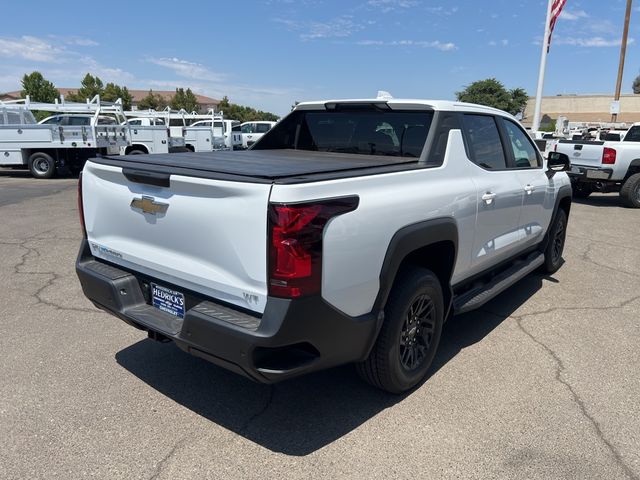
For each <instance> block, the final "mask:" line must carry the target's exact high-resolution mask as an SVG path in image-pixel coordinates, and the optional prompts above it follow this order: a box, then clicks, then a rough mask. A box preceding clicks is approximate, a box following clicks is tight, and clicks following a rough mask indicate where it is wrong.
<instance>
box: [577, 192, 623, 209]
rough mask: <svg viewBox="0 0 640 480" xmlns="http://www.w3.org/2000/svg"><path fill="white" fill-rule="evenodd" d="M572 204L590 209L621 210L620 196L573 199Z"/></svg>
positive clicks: (596, 195) (592, 196) (591, 196)
mask: <svg viewBox="0 0 640 480" xmlns="http://www.w3.org/2000/svg"><path fill="white" fill-rule="evenodd" d="M572 201H573V203H578V204H580V205H588V206H590V207H609V208H612V207H617V208H623V205H622V199H621V198H620V195H617V194H615V195H598V194H594V195H590V196H589V197H588V198H575V197H574V198H573V200H572Z"/></svg>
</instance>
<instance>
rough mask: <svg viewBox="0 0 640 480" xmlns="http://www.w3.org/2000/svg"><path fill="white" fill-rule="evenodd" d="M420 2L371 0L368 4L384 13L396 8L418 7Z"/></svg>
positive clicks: (411, 0) (413, 0) (409, 0)
mask: <svg viewBox="0 0 640 480" xmlns="http://www.w3.org/2000/svg"><path fill="white" fill-rule="evenodd" d="M419 4H420V2H418V1H416V0H369V1H368V2H367V5H369V6H370V7H374V8H377V9H379V10H380V11H381V12H382V13H388V12H392V11H394V10H402V9H404V10H406V9H409V8H413V7H416V6H418V5H419Z"/></svg>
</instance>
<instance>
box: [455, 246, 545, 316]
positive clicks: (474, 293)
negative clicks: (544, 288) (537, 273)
mask: <svg viewBox="0 0 640 480" xmlns="http://www.w3.org/2000/svg"><path fill="white" fill-rule="evenodd" d="M543 263H544V255H543V254H542V253H534V254H532V255H530V256H529V257H528V258H526V259H525V260H520V261H518V262H516V263H515V264H514V265H513V266H512V267H510V268H508V269H507V270H505V271H504V272H501V273H500V274H498V275H496V276H495V277H494V278H493V280H492V281H491V282H490V283H487V284H485V285H482V286H479V287H476V288H473V289H471V290H469V291H468V292H465V293H463V294H462V295H460V296H457V297H456V298H455V299H454V300H453V310H454V314H456V315H457V314H460V313H465V312H469V311H471V310H474V309H476V308H480V307H481V306H482V305H484V304H485V303H487V302H488V301H489V300H491V299H492V298H493V297H495V296H496V295H498V294H500V293H502V292H504V291H505V290H506V289H507V288H509V287H510V286H511V285H513V284H514V283H516V282H518V281H519V280H522V279H523V278H524V277H526V276H527V275H528V274H530V273H531V272H533V271H534V270H535V269H536V268H538V267H539V266H540V265H542V264H543Z"/></svg>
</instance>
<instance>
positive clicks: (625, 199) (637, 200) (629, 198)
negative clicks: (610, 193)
mask: <svg viewBox="0 0 640 480" xmlns="http://www.w3.org/2000/svg"><path fill="white" fill-rule="evenodd" d="M620 197H621V198H622V203H623V204H624V206H625V207H629V208H640V173H634V174H633V175H631V176H630V177H629V178H627V181H626V182H624V184H623V185H622V188H621V189H620Z"/></svg>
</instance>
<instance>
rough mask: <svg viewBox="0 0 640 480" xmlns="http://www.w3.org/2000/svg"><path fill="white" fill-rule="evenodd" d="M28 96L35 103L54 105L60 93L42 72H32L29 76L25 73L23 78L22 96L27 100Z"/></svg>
mask: <svg viewBox="0 0 640 480" xmlns="http://www.w3.org/2000/svg"><path fill="white" fill-rule="evenodd" d="M27 95H29V98H30V99H31V100H33V101H34V102H47V103H53V102H54V101H55V100H56V98H58V96H60V92H58V90H57V89H56V87H55V85H54V84H53V83H51V82H50V81H49V80H47V79H45V78H44V77H43V76H42V74H41V73H40V72H31V73H29V74H27V73H25V74H24V76H23V77H22V91H21V92H20V96H21V97H22V98H26V96H27Z"/></svg>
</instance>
